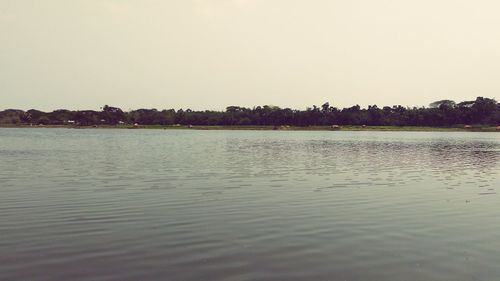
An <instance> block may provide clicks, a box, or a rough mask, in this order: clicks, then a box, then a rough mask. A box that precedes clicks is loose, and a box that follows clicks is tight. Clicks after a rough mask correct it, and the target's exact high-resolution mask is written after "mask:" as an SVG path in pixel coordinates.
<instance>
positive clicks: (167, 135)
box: [0, 129, 500, 281]
mask: <svg viewBox="0 0 500 281" xmlns="http://www.w3.org/2000/svg"><path fill="white" fill-rule="evenodd" d="M499 191H500V134H498V133H437V132H434V133H423V132H419V133H416V132H413V133H412V132H279V131H278V132H276V131H263V132H260V131H190V130H166V131H164V130H104V129H102V130H69V129H0V280H188V281H190V280H217V281H224V280H232V281H233V280H234V281H246V280H380V281H382V280H384V281H387V280H394V281H399V280H450V281H461V280H463V281H470V280H498V279H499V278H500V195H499V194H497V193H498V192H499Z"/></svg>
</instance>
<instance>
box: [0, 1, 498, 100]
mask: <svg viewBox="0 0 500 281" xmlns="http://www.w3.org/2000/svg"><path fill="white" fill-rule="evenodd" d="M479 95H481V96H485V97H493V98H496V99H497V100H498V98H499V97H500V1H498V0H468V1H464V0H418V1H416V0H300V1H299V0H163V1H159V0H157V1H154V0H43V1H41V0H0V109H5V108H20V109H30V108H38V109H42V110H53V109H57V108H68V109H98V108H99V107H100V106H102V105H104V104H109V105H113V106H119V107H121V108H123V109H125V110H128V109H131V108H141V107H147V108H152V107H154V108H158V109H162V108H184V109H186V108H192V109H223V108H225V106H227V105H242V106H248V107H252V106H254V105H264V104H271V105H278V106H282V107H293V108H305V107H306V106H310V105H312V104H316V105H321V104H322V103H323V102H325V101H330V103H331V104H333V105H335V106H338V107H344V106H350V105H353V104H360V105H362V106H366V105H367V104H377V105H379V106H382V105H392V104H402V105H418V106H420V105H427V104H429V103H430V102H432V101H435V100H439V99H444V98H449V99H453V100H456V101H462V100H469V99H474V98H475V97H476V96H479Z"/></svg>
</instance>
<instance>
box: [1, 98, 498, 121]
mask: <svg viewBox="0 0 500 281" xmlns="http://www.w3.org/2000/svg"><path fill="white" fill-rule="evenodd" d="M122 123H125V124H134V123H138V124H141V125H173V124H182V125H239V126H242V125H292V126H312V125H333V124H338V125H368V126H455V125H463V124H481V125H498V124H500V104H498V103H497V102H496V101H495V100H494V99H490V98H483V97H478V98H477V99H476V100H474V101H464V102H461V103H455V102H454V101H451V100H441V101H437V102H433V103H431V104H430V106H429V107H413V108H408V107H402V106H399V105H398V106H392V107H390V106H384V107H382V108H379V107H378V106H376V105H372V106H368V108H360V106H359V105H355V106H352V107H349V108H343V109H338V108H335V107H332V106H330V104H329V103H328V102H327V103H325V104H323V105H322V106H320V107H317V106H315V105H314V106H313V107H311V108H307V109H306V110H294V109H290V108H279V107H276V106H268V105H264V106H257V107H254V108H245V107H239V106H229V107H227V108H226V111H223V112H221V111H210V110H206V111H192V110H190V109H187V110H182V109H179V110H177V111H176V110H174V109H169V110H161V111H159V110H156V109H138V110H132V111H129V112H124V111H122V110H121V109H119V108H116V107H111V106H107V105H106V106H104V107H103V108H102V110H101V111H93V110H78V111H70V110H62V109H61V110H55V111H52V112H42V111H38V110H35V109H31V110H28V111H22V110H14V109H8V110H4V111H0V124H36V125H38V124H44V125H64V124H74V125H80V126H91V125H99V124H108V125H116V124H122Z"/></svg>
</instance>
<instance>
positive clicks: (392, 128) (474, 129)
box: [0, 124, 500, 132]
mask: <svg viewBox="0 0 500 281" xmlns="http://www.w3.org/2000/svg"><path fill="white" fill-rule="evenodd" d="M0 128H29V129H34V128H58V129H157V130H158V129H163V130H243V131H378V132H500V130H498V127H493V126H472V127H471V128H463V127H419V126H415V127H413V126H401V127H399V126H366V127H363V126H341V127H340V128H332V127H331V126H309V127H297V126H202V125H199V126H196V125H194V126H188V125H181V126H175V125H167V126H163V125H140V126H137V127H135V126H133V125H116V126H114V125H96V126H74V125H33V126H30V125H11V124H0Z"/></svg>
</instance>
